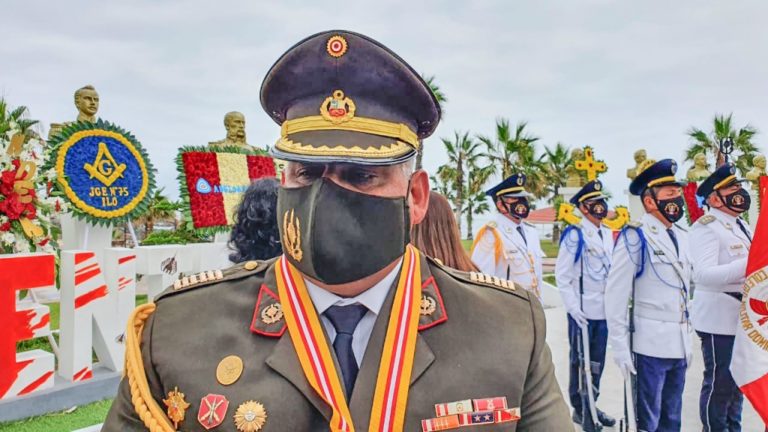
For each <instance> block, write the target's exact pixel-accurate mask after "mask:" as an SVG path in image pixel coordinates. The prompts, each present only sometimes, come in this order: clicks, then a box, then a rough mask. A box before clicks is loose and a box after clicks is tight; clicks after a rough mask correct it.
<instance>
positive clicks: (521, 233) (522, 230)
mask: <svg viewBox="0 0 768 432" xmlns="http://www.w3.org/2000/svg"><path fill="white" fill-rule="evenodd" d="M517 232H519V233H520V237H522V238H523V242H524V243H525V245H526V246H528V239H527V238H525V230H524V229H523V226H522V225H518V226H517Z"/></svg>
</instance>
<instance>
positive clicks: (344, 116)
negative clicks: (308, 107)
mask: <svg viewBox="0 0 768 432" xmlns="http://www.w3.org/2000/svg"><path fill="white" fill-rule="evenodd" d="M320 116H322V117H323V118H324V119H325V120H327V121H329V122H331V123H333V124H341V123H344V122H347V121H350V120H352V119H353V118H354V117H355V103H354V102H352V99H350V98H348V97H345V96H344V92H343V91H341V90H336V91H334V92H333V96H328V97H327V98H325V100H324V101H323V103H322V105H320Z"/></svg>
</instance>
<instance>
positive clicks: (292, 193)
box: [277, 178, 410, 285]
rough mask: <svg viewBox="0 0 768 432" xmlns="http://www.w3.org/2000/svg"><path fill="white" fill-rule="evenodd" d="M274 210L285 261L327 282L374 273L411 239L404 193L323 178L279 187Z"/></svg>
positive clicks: (330, 283)
mask: <svg viewBox="0 0 768 432" xmlns="http://www.w3.org/2000/svg"><path fill="white" fill-rule="evenodd" d="M409 190H410V188H409ZM277 216H278V226H279V228H280V238H281V240H282V242H283V251H284V253H285V256H286V257H288V260H289V261H290V263H291V264H293V265H294V266H296V268H297V269H298V270H299V271H300V272H301V273H303V274H304V275H306V276H309V277H310V278H312V279H316V280H319V281H320V282H323V283H326V284H329V285H338V284H344V283H349V282H353V281H356V280H360V279H362V278H364V277H366V276H370V275H372V274H374V273H376V272H377V271H379V270H381V269H383V268H384V267H386V266H387V265H389V264H391V263H392V262H394V261H395V260H396V259H397V258H398V257H400V256H402V255H403V254H404V253H405V246H406V245H407V244H408V243H409V242H410V215H409V209H408V199H407V197H396V198H385V197H379V196H375V195H368V194H364V193H360V192H354V191H351V190H349V189H346V188H343V187H341V186H339V185H337V184H336V183H334V182H332V181H330V180H328V179H326V178H322V179H319V180H317V181H315V182H314V183H313V184H311V185H309V186H304V187H299V188H290V189H289V188H280V192H279V193H278V198H277Z"/></svg>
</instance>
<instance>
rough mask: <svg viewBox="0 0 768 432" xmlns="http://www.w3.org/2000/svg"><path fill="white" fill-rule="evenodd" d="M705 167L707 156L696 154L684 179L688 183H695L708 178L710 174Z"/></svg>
mask: <svg viewBox="0 0 768 432" xmlns="http://www.w3.org/2000/svg"><path fill="white" fill-rule="evenodd" d="M707 166H708V164H707V155H706V154H704V153H697V154H696V156H694V157H693V166H692V167H691V169H689V170H688V173H687V174H686V176H685V177H686V179H687V180H688V181H689V182H697V181H699V180H704V179H705V178H707V177H709V175H710V174H712V173H711V172H709V170H708V169H707Z"/></svg>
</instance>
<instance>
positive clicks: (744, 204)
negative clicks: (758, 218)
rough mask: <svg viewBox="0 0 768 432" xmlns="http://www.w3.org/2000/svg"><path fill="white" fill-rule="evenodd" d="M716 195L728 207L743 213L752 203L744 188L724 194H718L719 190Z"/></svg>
mask: <svg viewBox="0 0 768 432" xmlns="http://www.w3.org/2000/svg"><path fill="white" fill-rule="evenodd" d="M717 195H718V196H719V197H720V199H721V200H722V201H723V204H725V206H726V207H727V208H728V209H730V210H732V211H735V212H736V213H744V212H745V211H747V210H749V206H750V205H751V204H752V198H751V197H750V196H749V192H747V191H745V190H744V189H739V190H737V191H736V192H734V193H732V194H730V195H726V196H722V195H720V192H717Z"/></svg>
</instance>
